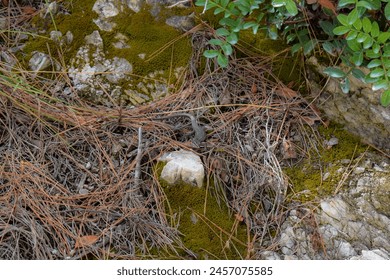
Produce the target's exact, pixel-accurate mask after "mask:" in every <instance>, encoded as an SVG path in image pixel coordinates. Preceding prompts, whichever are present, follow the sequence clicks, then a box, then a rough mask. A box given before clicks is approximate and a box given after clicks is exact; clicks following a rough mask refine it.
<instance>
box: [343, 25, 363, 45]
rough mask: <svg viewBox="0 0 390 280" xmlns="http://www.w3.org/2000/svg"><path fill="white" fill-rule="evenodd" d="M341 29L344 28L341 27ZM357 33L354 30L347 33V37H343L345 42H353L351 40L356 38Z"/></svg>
mask: <svg viewBox="0 0 390 280" xmlns="http://www.w3.org/2000/svg"><path fill="white" fill-rule="evenodd" d="M342 27H344V26H342ZM358 34H359V33H358V32H357V31H356V30H351V31H350V32H349V33H348V35H347V37H345V40H348V41H349V40H353V39H355V38H356V37H357V35H358Z"/></svg>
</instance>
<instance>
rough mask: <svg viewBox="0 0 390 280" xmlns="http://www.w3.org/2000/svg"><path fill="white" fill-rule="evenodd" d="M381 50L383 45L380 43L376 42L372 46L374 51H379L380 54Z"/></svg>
mask: <svg viewBox="0 0 390 280" xmlns="http://www.w3.org/2000/svg"><path fill="white" fill-rule="evenodd" d="M380 50H381V46H380V45H379V44H374V45H373V46H372V51H373V52H374V53H377V54H379V51H380Z"/></svg>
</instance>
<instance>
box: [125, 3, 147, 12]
mask: <svg viewBox="0 0 390 280" xmlns="http://www.w3.org/2000/svg"><path fill="white" fill-rule="evenodd" d="M143 2H144V0H127V7H129V8H130V9H132V10H133V11H134V12H136V13H138V12H139V11H141V8H142V5H143Z"/></svg>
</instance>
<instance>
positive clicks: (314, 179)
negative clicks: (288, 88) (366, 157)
mask: <svg viewBox="0 0 390 280" xmlns="http://www.w3.org/2000/svg"><path fill="white" fill-rule="evenodd" d="M319 133H320V135H321V138H323V139H326V140H329V139H330V138H331V137H336V138H337V139H338V140H339V142H338V144H337V145H335V146H332V147H330V148H328V147H326V145H324V147H319V149H318V151H314V149H313V150H312V151H309V154H308V155H309V156H308V157H307V158H306V159H305V160H304V161H303V162H302V163H300V164H299V165H296V166H293V167H289V168H285V169H284V172H285V173H286V175H287V176H288V177H289V179H290V181H291V183H292V185H293V187H292V189H291V190H290V198H291V199H293V200H296V199H298V200H300V201H302V202H307V201H313V200H316V199H319V198H322V197H325V196H329V195H332V194H333V193H334V192H335V190H336V188H337V186H338V184H339V182H340V180H341V179H342V176H343V172H340V168H342V167H343V164H342V163H341V162H340V161H341V160H343V159H350V160H354V159H356V158H357V157H358V156H359V155H360V154H362V153H363V152H364V151H365V150H366V149H367V146H366V145H365V144H362V143H361V142H360V140H359V139H358V138H357V137H355V136H353V135H351V134H349V133H348V132H346V131H344V130H343V129H342V127H341V126H339V125H336V124H331V125H330V126H329V127H328V128H325V127H323V126H321V127H320V128H319ZM326 173H328V174H329V177H328V178H327V179H326V180H323V176H324V174H326Z"/></svg>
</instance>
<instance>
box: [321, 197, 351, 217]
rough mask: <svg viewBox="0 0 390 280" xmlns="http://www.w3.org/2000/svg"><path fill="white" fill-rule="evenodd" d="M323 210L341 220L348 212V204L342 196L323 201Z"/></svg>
mask: <svg viewBox="0 0 390 280" xmlns="http://www.w3.org/2000/svg"><path fill="white" fill-rule="evenodd" d="M321 208H322V211H323V212H324V213H325V214H326V215H328V216H329V217H331V218H333V219H336V220H338V221H340V220H341V219H343V218H345V217H346V216H347V213H348V205H347V204H346V203H345V202H344V201H343V200H342V199H341V198H333V199H331V200H327V201H322V202H321Z"/></svg>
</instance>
